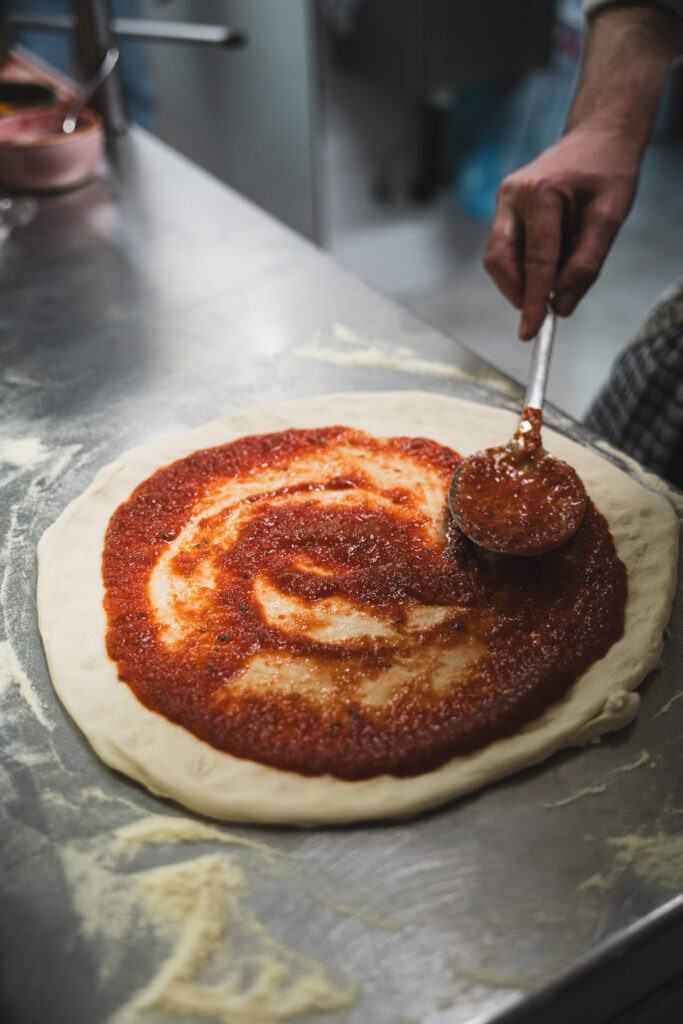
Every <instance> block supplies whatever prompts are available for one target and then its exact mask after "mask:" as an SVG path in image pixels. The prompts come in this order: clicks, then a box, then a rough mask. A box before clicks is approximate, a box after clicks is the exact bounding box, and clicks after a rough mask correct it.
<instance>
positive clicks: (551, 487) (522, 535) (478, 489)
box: [449, 406, 586, 555]
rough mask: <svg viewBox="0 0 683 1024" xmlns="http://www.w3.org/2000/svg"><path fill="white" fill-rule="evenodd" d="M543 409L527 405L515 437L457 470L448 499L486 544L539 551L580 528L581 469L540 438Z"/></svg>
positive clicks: (462, 523)
mask: <svg viewBox="0 0 683 1024" xmlns="http://www.w3.org/2000/svg"><path fill="white" fill-rule="evenodd" d="M542 421H543V414H542V412H541V410H540V409H536V408H533V407H531V406H525V408H524V410H523V412H522V419H521V421H520V424H519V428H518V429H517V432H516V433H515V435H514V437H513V438H512V441H511V442H510V443H509V444H508V445H505V446H501V447H499V448H488V449H487V450H486V451H482V452H476V453H475V454H474V455H471V456H470V457H469V458H467V459H465V460H464V462H463V463H461V465H460V466H459V468H458V469H457V470H456V473H455V475H454V478H453V481H452V482H451V488H450V492H449V502H450V505H451V510H452V512H453V515H454V517H455V519H456V522H457V524H458V526H459V527H460V529H461V530H462V531H463V533H464V534H465V535H466V536H467V537H469V538H470V540H473V541H474V542H475V544H478V545H479V546H480V547H482V548H486V549H487V550H489V551H497V552H500V553H502V554H511V555H537V554H541V553H542V552H544V551H548V550H550V549H551V548H555V547H559V545H560V544H564V542H565V541H567V540H569V538H570V537H571V536H573V534H574V533H576V531H577V530H578V528H579V526H580V525H581V522H582V520H583V515H584V512H585V509H586V491H585V488H584V486H583V483H582V482H581V480H580V478H579V476H578V474H577V473H576V471H575V470H574V469H572V467H571V466H568V465H567V463H566V462H562V461H560V460H559V459H555V458H553V457H552V456H550V455H548V453H547V452H546V451H545V450H544V448H543V445H542V443H541V424H542Z"/></svg>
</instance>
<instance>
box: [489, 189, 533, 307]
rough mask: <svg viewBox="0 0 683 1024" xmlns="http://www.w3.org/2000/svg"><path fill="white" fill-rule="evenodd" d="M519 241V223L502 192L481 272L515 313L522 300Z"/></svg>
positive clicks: (520, 244)
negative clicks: (491, 281)
mask: <svg viewBox="0 0 683 1024" xmlns="http://www.w3.org/2000/svg"><path fill="white" fill-rule="evenodd" d="M522 238H523V236H522V226H521V224H520V221H519V219H518V217H517V214H516V213H515V211H514V209H513V207H512V206H511V204H510V203H509V201H508V197H507V196H506V195H505V193H504V189H503V188H501V191H500V194H499V199H498V209H497V211H496V219H495V221H494V222H493V227H492V228H491V234H490V235H489V240H488V244H487V246H486V252H485V253H484V269H485V270H486V272H487V274H488V275H489V276H490V277H491V278H493V280H494V282H495V284H496V286H497V287H498V290H499V291H500V292H502V294H503V295H504V296H505V298H506V299H507V300H508V302H511V303H512V305H513V306H514V307H515V308H516V309H520V308H521V306H522V296H523V274H522V262H521V261H522V254H523V244H522Z"/></svg>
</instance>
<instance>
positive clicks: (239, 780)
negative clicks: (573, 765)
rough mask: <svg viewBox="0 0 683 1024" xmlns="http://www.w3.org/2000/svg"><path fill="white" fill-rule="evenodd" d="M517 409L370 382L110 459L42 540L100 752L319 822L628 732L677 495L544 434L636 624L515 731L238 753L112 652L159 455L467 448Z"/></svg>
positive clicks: (173, 790) (54, 656)
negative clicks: (574, 479)
mask: <svg viewBox="0 0 683 1024" xmlns="http://www.w3.org/2000/svg"><path fill="white" fill-rule="evenodd" d="M517 418H518V417H517V416H516V415H515V414H514V413H512V412H509V411H506V410H503V409H497V408H492V407H489V406H485V405H478V404H475V403H472V402H466V401H463V400H461V399H455V398H450V397H447V396H444V395H438V394H432V393H427V392H410V391H400V392H384V393H383V392H380V393H371V392H360V393H358V392H356V393H349V394H339V395H324V396H321V397H317V398H310V399H303V400H301V401H296V402H289V403H283V404H280V405H273V406H267V407H264V408H256V409H252V410H250V411H248V412H246V413H239V414H237V415H234V416H230V417H228V418H226V419H222V420H216V421H214V422H212V423H209V424H207V425H206V426H203V427H199V428H197V429H195V430H192V431H190V432H189V433H187V434H184V435H182V436H180V437H175V438H171V439H168V440H162V441H158V442H154V443H153V444H150V445H146V446H144V447H140V448H134V449H132V450H131V451H129V452H127V453H126V454H124V455H123V456H122V457H121V458H119V459H117V460H116V462H114V463H112V464H111V465H109V466H105V467H104V468H103V469H102V470H101V471H100V472H99V473H98V475H97V477H96V478H95V480H94V481H93V483H92V485H91V486H90V487H89V488H88V489H87V490H86V492H85V493H84V494H83V495H82V496H81V497H80V498H78V499H76V500H75V501H74V502H72V503H71V504H70V505H69V506H68V508H67V509H66V510H65V511H64V513H63V514H62V515H61V516H60V518H59V519H58V520H57V522H56V523H55V524H54V525H53V526H51V527H50V528H49V529H48V530H47V531H46V533H45V534H44V536H43V537H42V539H41V541H40V545H39V548H38V555H39V579H38V612H39V620H40V629H41V633H42V636H43V643H44V646H45V651H46V654H47V658H48V662H49V666H50V672H51V676H52V680H53V683H54V686H55V689H56V690H57V692H58V694H59V696H60V697H61V699H62V701H63V703H64V704H65V706H66V708H67V709H68V711H69V712H70V714H71V715H72V716H73V718H74V719H75V720H76V722H77V723H78V725H79V726H80V727H81V729H82V730H83V732H84V733H85V735H86V736H87V738H88V740H89V741H90V743H91V744H92V746H93V747H94V748H95V750H96V751H97V753H98V754H99V755H100V757H101V758H102V759H103V760H104V761H105V762H106V763H107V764H109V765H111V767H113V768H116V769H118V770H120V771H122V772H125V773H126V774H128V775H130V776H132V777H133V778H135V779H137V780H139V781H140V782H142V783H143V784H144V785H145V786H147V787H148V788H149V789H151V790H152V791H153V792H155V793H158V794H160V795H163V796H168V797H171V798H172V799H175V800H177V801H179V802H180V803H182V804H185V805H186V806H187V807H189V808H191V809H192V810H195V811H199V812H201V813H204V814H207V815H211V816H214V817H218V818H226V819H231V820H233V821H259V822H281V823H295V824H300V825H314V824H321V823H332V822H345V821H358V820H362V819H369V818H386V817H396V816H401V815H407V814H412V813H415V812H417V811H420V810H423V809H426V808H429V807H432V806H435V805H437V804H439V803H443V802H444V801H446V800H450V799H452V798H454V797H457V796H460V795H462V794H464V793H467V792H469V791H471V790H473V789H476V788H478V787H480V786H483V785H485V784H487V783H489V782H492V781H493V780H495V779H497V778H500V777H501V776H503V775H507V774H510V773H511V772H514V771H517V770H518V769H520V768H523V767H526V766H528V765H531V764H534V763H536V762H538V761H541V760H542V759H544V758H545V757H548V756H549V755H550V754H551V753H553V752H554V751H555V750H557V749H559V748H560V747H564V746H570V745H573V744H576V743H583V742H587V741H588V740H593V739H595V738H596V737H597V736H599V735H600V734H602V733H605V732H608V731H610V730H612V729H615V728H620V727H622V726H623V725H625V724H626V723H627V722H628V721H630V720H631V719H632V718H633V717H634V716H635V714H636V713H637V710H638V704H639V700H638V696H637V694H634V693H632V692H631V691H633V690H634V689H635V688H636V687H637V686H638V685H639V683H640V682H641V681H642V680H643V678H644V677H645V676H646V675H647V673H648V672H650V671H651V670H652V669H654V668H655V667H657V665H658V664H659V660H660V655H661V651H662V646H663V631H664V628H665V626H666V624H667V621H668V618H669V613H670V609H671V602H672V600H673V593H674V586H675V578H676V552H677V544H678V521H677V519H676V516H675V514H674V512H673V510H672V508H671V506H670V505H669V503H668V502H667V501H666V500H665V499H664V498H663V497H661V496H660V495H657V494H654V493H652V492H651V491H649V490H647V489H646V488H644V487H643V486H641V485H640V484H638V483H636V482H635V481H634V480H633V479H631V478H630V477H629V476H627V475H626V474H625V473H623V472H622V471H621V470H619V469H617V468H616V467H615V466H613V465H612V464H610V463H609V462H607V461H606V460H605V459H603V458H601V457H600V456H598V455H596V454H595V453H593V452H591V451H588V450H587V449H585V448H582V447H581V446H579V445H578V444H576V443H575V442H573V441H570V440H568V439H567V438H565V437H563V436H562V435H560V434H558V433H556V432H554V431H551V430H548V429H546V430H544V435H543V436H544V442H545V445H546V447H547V448H548V450H549V451H550V452H551V454H553V455H556V456H558V457H559V458H562V459H564V460H566V461H567V462H569V463H570V464H571V465H573V466H575V468H576V469H577V470H578V472H579V474H580V476H581V478H582V479H583V481H584V483H585V485H586V489H587V491H588V494H589V495H590V496H591V498H592V499H593V501H594V502H595V504H596V506H597V507H598V509H599V510H600V511H601V512H602V513H603V515H604V516H605V517H606V519H607V521H608V523H609V527H610V530H611V533H612V536H613V538H614V541H615V545H616V549H617V553H618V555H619V557H620V558H621V560H622V561H623V562H624V564H625V565H626V567H627V571H628V587H629V594H628V601H627V606H626V623H625V630H624V636H623V637H622V639H621V640H619V641H618V642H617V643H616V644H614V645H613V646H612V647H611V648H610V650H609V651H608V653H607V654H606V656H605V657H604V658H602V659H601V660H600V661H599V662H597V663H595V664H594V665H592V666H591V667H590V669H589V670H588V671H587V672H585V673H584V675H583V676H582V677H581V678H579V679H578V680H577V681H576V682H575V683H574V685H573V686H572V687H571V688H570V689H569V691H568V692H567V693H566V694H565V696H564V697H563V698H562V699H561V700H560V701H558V702H557V703H555V704H553V705H552V706H550V707H549V708H548V709H547V710H546V711H545V712H544V713H543V714H542V715H540V716H539V717H538V718H537V719H535V720H534V721H533V722H530V723H529V724H528V725H526V726H525V727H524V728H523V729H522V730H520V732H518V733H517V734H515V735H513V736H511V737H508V738H505V739H502V740H498V741H496V742H495V743H492V744H490V745H489V746H487V747H485V748H483V749H481V750H478V751H477V752H475V753H474V754H470V755H468V756H465V757H458V758H455V759H453V760H451V761H449V762H448V763H447V764H445V765H443V766H442V767H440V768H438V769H436V770H435V771H431V772H428V773H425V774H423V775H418V776H411V777H404V778H397V777H393V776H389V775H383V776H377V777H374V778H370V779H365V780H361V781H355V782H347V781H343V780H340V779H337V778H334V777H332V776H329V775H324V776H302V775H299V774H297V773H295V772H284V771H280V770H277V769H274V768H270V767H268V766H265V765H262V764H259V763H257V762H254V761H248V760H243V759H239V758H236V757H234V756H231V755H229V754H226V753H223V752H221V751H219V750H216V749H215V748H213V747H211V746H210V745H208V744H206V743H203V742H202V741H200V740H198V739H197V738H196V737H195V736H193V735H192V734H191V733H189V732H187V731H186V730H185V729H183V728H181V727H180V726H177V725H175V724H173V723H172V722H170V721H168V720H167V719H166V718H164V717H163V716H162V715H159V714H156V713H155V712H152V711H149V710H148V709H147V708H146V707H145V706H144V705H143V704H141V703H140V702H139V701H138V699H137V698H136V697H135V695H134V694H133V692H132V691H131V690H130V689H129V687H128V686H127V685H125V684H122V683H121V682H120V681H119V680H118V678H117V668H116V665H115V664H114V663H113V662H112V661H111V660H110V659H109V657H108V655H107V652H106V649H105V634H106V629H107V622H106V617H105V612H104V608H103V605H102V599H103V594H104V588H103V583H102V577H101V556H102V548H103V541H104V534H105V530H106V527H107V524H108V522H109V519H110V517H111V515H112V513H113V512H114V510H115V509H116V508H117V507H118V505H119V504H120V503H121V502H122V501H125V500H126V499H127V498H129V497H130V495H131V493H132V491H133V490H134V488H135V487H136V486H137V485H138V484H139V483H141V482H142V481H143V480H145V479H146V478H147V477H149V476H150V475H151V474H152V473H154V472H155V471H156V470H157V469H159V468H160V467H161V466H164V465H167V464H168V463H170V462H173V461H175V460H177V459H180V458H184V457H185V456H187V455H189V454H191V453H192V452H194V451H197V450H198V449H203V448H208V447H213V446H215V445H219V444H225V443H227V442H230V441H233V440H236V439H238V438H240V437H243V436H245V435H248V434H255V433H266V432H270V431H275V430H284V429H288V428H292V427H298V428H307V427H323V426H329V425H333V424H343V425H345V426H349V427H354V428H357V429H360V430H363V431H367V432H368V433H371V434H375V435H377V436H382V437H390V436H406V435H410V436H423V437H429V438H432V439H433V440H435V441H437V442H439V443H440V444H443V445H447V446H449V447H451V448H453V449H455V450H456V451H458V452H460V453H462V454H467V453H469V452H472V451H475V450H477V449H480V448H486V447H490V446H493V445H497V444H500V443H501V442H502V441H504V440H505V439H506V438H508V437H510V436H511V435H512V433H513V431H514V429H515V427H516V422H517Z"/></svg>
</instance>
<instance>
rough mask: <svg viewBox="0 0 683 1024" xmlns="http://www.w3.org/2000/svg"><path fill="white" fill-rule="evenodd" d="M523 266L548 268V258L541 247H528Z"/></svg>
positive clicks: (541, 269) (536, 268) (545, 269)
mask: <svg viewBox="0 0 683 1024" xmlns="http://www.w3.org/2000/svg"><path fill="white" fill-rule="evenodd" d="M524 266H525V267H526V268H527V270H535V271H547V270H550V260H549V259H548V256H547V254H546V253H545V252H543V250H542V249H528V250H527V252H526V253H525V255H524Z"/></svg>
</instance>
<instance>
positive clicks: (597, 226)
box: [553, 204, 624, 316]
mask: <svg viewBox="0 0 683 1024" xmlns="http://www.w3.org/2000/svg"><path fill="white" fill-rule="evenodd" d="M623 219H624V218H623V216H621V215H620V214H619V213H616V212H613V211H611V210H610V209H608V208H606V207H604V206H602V207H598V206H597V204H592V205H589V206H588V207H586V209H585V210H584V213H583V217H582V218H581V224H580V229H579V237H578V240H577V242H576V245H575V247H574V251H573V252H572V254H571V256H570V257H569V259H568V260H567V262H566V263H565V265H564V267H563V269H562V271H561V273H560V275H559V278H558V280H557V286H556V288H555V298H554V301H553V306H554V308H555V311H556V312H557V313H559V314H560V316H569V314H570V313H573V311H574V309H575V308H576V306H577V304H578V303H579V301H580V300H581V299H582V298H583V296H584V295H585V294H586V292H587V291H588V289H589V288H590V286H591V285H592V284H593V283H594V282H595V281H596V279H597V277H598V274H599V273H600V270H601V268H602V265H603V263H604V261H605V257H606V256H607V253H608V252H609V250H610V247H611V245H612V242H613V241H614V238H615V236H616V234H617V232H618V230H619V228H620V227H621V224H622V222H623Z"/></svg>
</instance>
